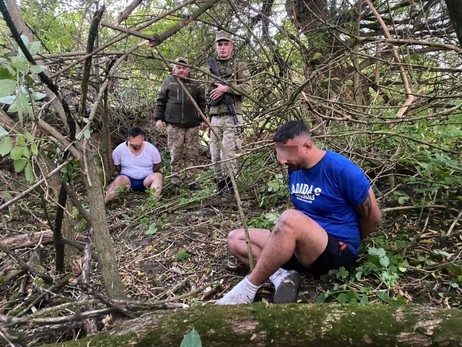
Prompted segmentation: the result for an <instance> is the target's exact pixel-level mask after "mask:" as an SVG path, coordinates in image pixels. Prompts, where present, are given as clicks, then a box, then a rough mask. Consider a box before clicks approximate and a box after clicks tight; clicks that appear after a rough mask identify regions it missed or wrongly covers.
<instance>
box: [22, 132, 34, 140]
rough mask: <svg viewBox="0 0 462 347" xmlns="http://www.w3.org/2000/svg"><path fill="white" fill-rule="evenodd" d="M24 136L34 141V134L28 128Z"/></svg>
mask: <svg viewBox="0 0 462 347" xmlns="http://www.w3.org/2000/svg"><path fill="white" fill-rule="evenodd" d="M24 136H25V138H26V140H27V141H28V142H34V136H32V134H31V133H30V132H28V131H27V130H26V132H25V133H24Z"/></svg>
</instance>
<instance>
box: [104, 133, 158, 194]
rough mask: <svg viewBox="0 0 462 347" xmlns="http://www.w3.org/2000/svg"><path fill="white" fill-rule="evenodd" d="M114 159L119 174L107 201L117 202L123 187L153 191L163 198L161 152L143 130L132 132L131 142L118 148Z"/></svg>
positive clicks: (130, 134)
mask: <svg viewBox="0 0 462 347" xmlns="http://www.w3.org/2000/svg"><path fill="white" fill-rule="evenodd" d="M112 160H113V161H114V165H115V167H116V169H117V171H118V172H119V175H118V176H117V177H116V178H115V180H114V181H113V182H112V183H111V184H110V185H109V187H108V188H107V191H106V196H105V202H108V201H111V200H112V199H114V198H115V197H116V195H117V192H118V190H119V189H121V188H123V187H126V188H129V189H130V190H131V191H134V192H136V191H145V190H146V189H150V190H151V192H152V193H153V196H154V198H159V196H160V193H161V191H162V174H161V173H160V172H159V170H160V167H161V158H160V153H159V151H158V150H157V148H156V147H154V145H153V144H151V143H149V142H147V141H144V136H143V131H142V130H141V129H140V128H138V127H134V128H131V129H129V130H128V141H125V142H123V143H121V144H120V145H118V146H117V147H116V148H115V149H114V151H113V152H112Z"/></svg>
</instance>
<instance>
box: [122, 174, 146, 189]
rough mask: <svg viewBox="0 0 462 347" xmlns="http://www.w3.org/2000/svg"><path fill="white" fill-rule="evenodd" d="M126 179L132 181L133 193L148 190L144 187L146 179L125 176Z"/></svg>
mask: <svg viewBox="0 0 462 347" xmlns="http://www.w3.org/2000/svg"><path fill="white" fill-rule="evenodd" d="M124 176H125V177H127V178H128V179H129V180H130V190H131V191H132V192H144V191H145V190H146V187H145V186H144V183H143V182H144V180H145V178H146V177H148V176H146V177H145V178H140V179H136V178H131V177H130V176H127V175H124Z"/></svg>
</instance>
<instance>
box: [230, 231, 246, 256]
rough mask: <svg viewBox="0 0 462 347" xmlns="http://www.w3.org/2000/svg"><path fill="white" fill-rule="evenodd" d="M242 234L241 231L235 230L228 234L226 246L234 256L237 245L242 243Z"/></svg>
mask: <svg viewBox="0 0 462 347" xmlns="http://www.w3.org/2000/svg"><path fill="white" fill-rule="evenodd" d="M243 233H244V230H243V229H235V230H232V231H231V232H230V233H229V234H228V240H227V244H228V250H229V251H230V253H231V254H236V252H237V249H238V248H239V244H240V243H242V240H243Z"/></svg>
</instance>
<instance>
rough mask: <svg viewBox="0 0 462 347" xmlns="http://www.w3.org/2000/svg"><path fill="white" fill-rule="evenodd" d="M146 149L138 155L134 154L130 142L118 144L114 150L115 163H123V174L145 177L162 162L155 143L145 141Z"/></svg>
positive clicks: (136, 177)
mask: <svg viewBox="0 0 462 347" xmlns="http://www.w3.org/2000/svg"><path fill="white" fill-rule="evenodd" d="M143 142H144V149H143V151H142V152H141V153H140V154H139V155H138V156H136V155H134V154H133V153H132V152H131V151H130V148H128V143H127V142H123V143H121V144H120V145H118V146H117V147H116V148H115V149H114V151H113V152H112V160H114V164H115V165H121V166H122V171H121V172H120V174H121V175H125V176H128V177H131V178H134V179H138V180H139V179H143V178H145V177H147V176H149V175H150V174H152V172H153V171H152V166H153V165H154V164H158V163H160V161H161V159H160V153H159V151H158V150H157V148H156V147H154V145H153V144H151V143H149V142H146V141H143Z"/></svg>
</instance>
